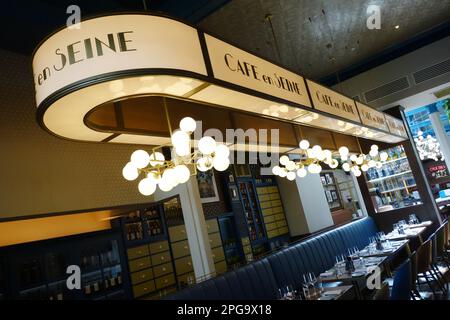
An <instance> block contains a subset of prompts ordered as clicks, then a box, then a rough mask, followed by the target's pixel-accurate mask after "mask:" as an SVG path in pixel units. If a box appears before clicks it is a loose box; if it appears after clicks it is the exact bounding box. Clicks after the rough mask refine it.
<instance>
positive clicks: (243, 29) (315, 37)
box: [200, 0, 450, 85]
mask: <svg viewBox="0 0 450 320" xmlns="http://www.w3.org/2000/svg"><path fill="white" fill-rule="evenodd" d="M370 4H374V5H379V6H380V9H381V29H380V30H369V29H368V28H367V26H366V21H367V18H368V17H369V16H370V14H367V13H366V10H367V7H368V6H369V5H370ZM267 14H271V15H272V18H271V22H272V26H273V33H272V29H271V26H270V23H269V21H267V20H265V17H266V15H267ZM445 22H447V23H445ZM448 22H450V0H427V1H424V0H386V1H383V0H314V1H311V0H254V1H249V0H234V1H231V2H229V3H228V4H226V5H225V6H223V7H222V8H220V9H218V10H217V11H216V12H214V13H212V14H211V15H210V16H208V17H207V18H205V19H204V20H203V21H202V22H201V23H200V25H201V26H202V27H204V28H205V29H206V30H210V31H212V32H214V33H216V34H218V35H221V36H222V37H224V38H225V40H228V41H231V42H232V43H235V44H237V45H238V46H240V47H242V48H246V49H248V50H251V51H253V52H256V53H258V54H260V55H262V56H263V57H265V58H268V59H271V60H274V61H278V62H281V64H283V65H285V66H287V67H288V68H290V69H292V70H293V71H296V72H298V73H299V74H302V75H304V76H306V77H308V78H312V79H316V80H321V82H325V83H327V84H329V85H330V84H333V83H330V81H331V82H332V81H333V80H334V76H331V77H330V75H331V74H332V73H335V72H336V71H338V70H341V72H342V74H341V75H340V76H341V79H340V80H343V78H344V77H348V76H349V75H350V74H351V72H350V71H352V70H350V69H351V68H350V67H352V68H353V69H358V68H357V67H358V65H359V64H362V65H366V67H367V65H371V64H373V63H374V62H375V63H377V61H372V60H374V59H377V60H378V63H380V61H381V62H382V60H383V59H386V58H388V59H392V58H395V54H396V52H395V51H397V54H398V53H400V54H401V53H404V51H405V47H406V46H409V49H415V48H417V46H420V45H422V44H426V42H427V41H432V40H433V39H435V38H436V36H437V34H438V33H440V34H441V35H442V34H447V35H448V34H450V31H449V30H450V26H449V23H448ZM443 23H444V25H441V24H443ZM397 25H398V26H399V28H398V29H396V28H395V26H397ZM439 25H441V26H440V27H438V26H439ZM434 28H436V29H434ZM432 29H434V30H432ZM427 31H428V32H427ZM424 32H425V34H424V35H423V37H417V35H418V34H420V33H424ZM408 40H409V41H408ZM406 41H408V42H407V43H405V42H406ZM277 45H278V48H279V50H278V51H279V55H278V52H277ZM343 71H347V74H346V73H344V72H343ZM356 71H357V70H356Z"/></svg>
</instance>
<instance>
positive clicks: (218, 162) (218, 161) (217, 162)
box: [213, 157, 230, 171]
mask: <svg viewBox="0 0 450 320" xmlns="http://www.w3.org/2000/svg"><path fill="white" fill-rule="evenodd" d="M229 165H230V160H229V159H228V158H222V157H216V158H214V160H213V166H214V169H216V170H217V171H225V170H227V169H228V167H229Z"/></svg>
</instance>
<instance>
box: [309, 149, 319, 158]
mask: <svg viewBox="0 0 450 320" xmlns="http://www.w3.org/2000/svg"><path fill="white" fill-rule="evenodd" d="M306 155H307V156H308V158H310V159H315V158H317V152H316V150H315V149H311V148H310V149H308V150H306Z"/></svg>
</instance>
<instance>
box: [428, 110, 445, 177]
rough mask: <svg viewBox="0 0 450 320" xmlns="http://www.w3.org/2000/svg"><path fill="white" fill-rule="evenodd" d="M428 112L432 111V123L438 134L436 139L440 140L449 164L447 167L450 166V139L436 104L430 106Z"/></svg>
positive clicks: (442, 150)
mask: <svg viewBox="0 0 450 320" xmlns="http://www.w3.org/2000/svg"><path fill="white" fill-rule="evenodd" d="M428 112H429V113H430V120H431V125H432V126H433V130H434V133H435V134H436V139H437V141H438V142H439V144H440V148H441V152H442V154H443V155H444V160H445V164H446V165H447V168H450V139H449V138H448V136H447V134H446V133H445V129H444V126H443V125H442V122H441V119H440V118H439V111H438V110H437V108H436V105H432V106H430V107H428Z"/></svg>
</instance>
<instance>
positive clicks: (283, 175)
mask: <svg viewBox="0 0 450 320" xmlns="http://www.w3.org/2000/svg"><path fill="white" fill-rule="evenodd" d="M278 175H279V176H280V177H281V178H284V177H286V176H287V171H286V170H284V169H283V168H281V170H280V172H279V173H278Z"/></svg>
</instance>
